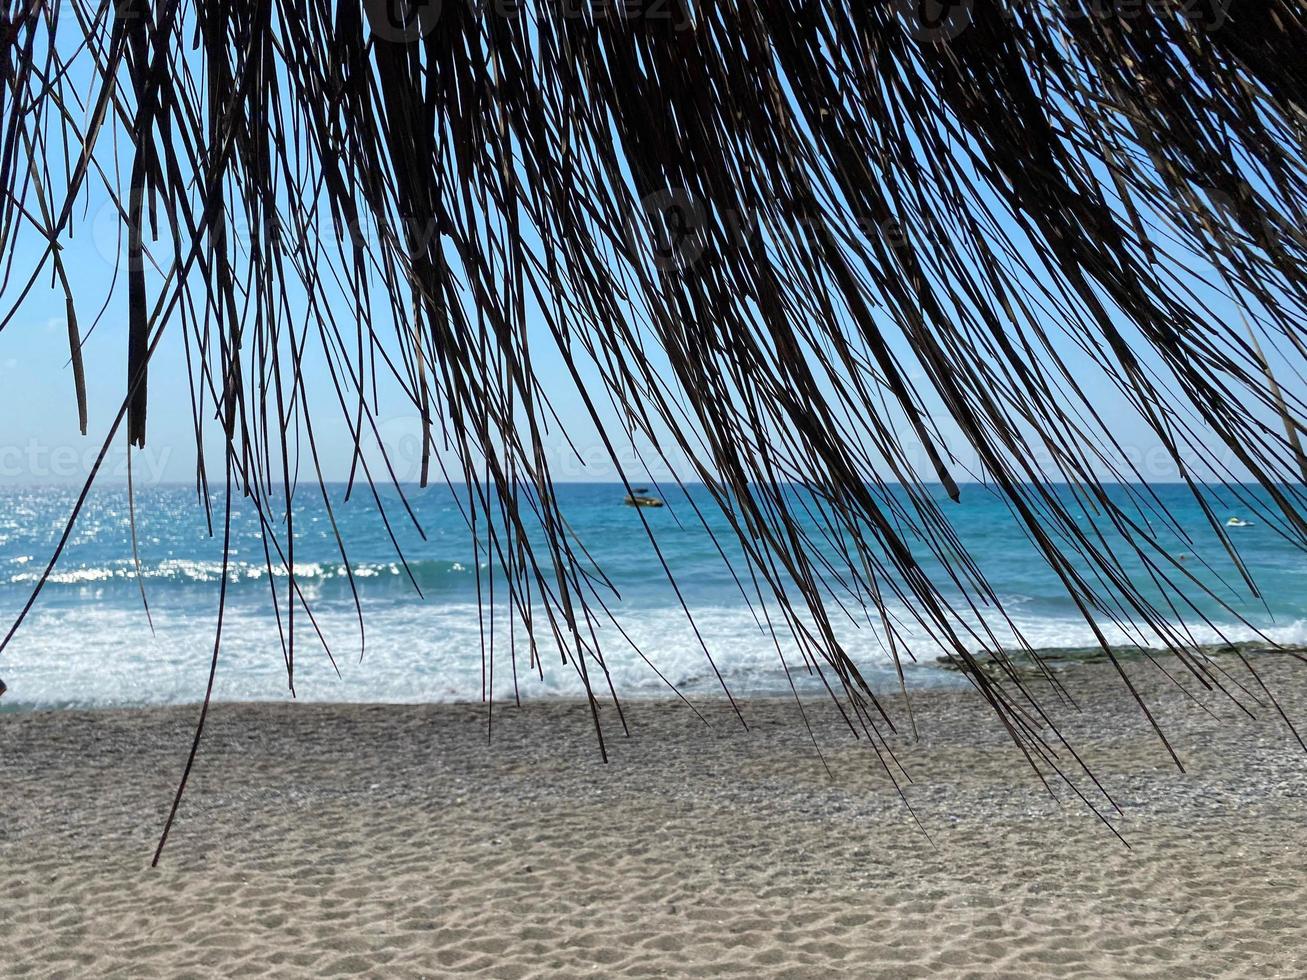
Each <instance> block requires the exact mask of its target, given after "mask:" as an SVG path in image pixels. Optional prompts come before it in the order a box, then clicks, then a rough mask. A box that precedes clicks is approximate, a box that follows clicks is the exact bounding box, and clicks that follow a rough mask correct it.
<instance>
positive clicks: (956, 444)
mask: <svg viewBox="0 0 1307 980" xmlns="http://www.w3.org/2000/svg"><path fill="white" fill-rule="evenodd" d="M119 153H120V154H125V148H124V147H121V146H120V147H119ZM101 162H102V163H105V161H104V160H102V161H101ZM118 162H119V164H120V166H122V165H124V163H125V158H124V157H121V156H120V159H119V161H118ZM962 165H963V164H961V163H959V166H962ZM124 180H125V178H124ZM836 203H838V202H836ZM1002 228H1003V230H1004V232H1005V233H1010V234H1011V235H1013V236H1016V235H1018V231H1017V229H1016V228H1015V226H1014V225H1013V224H1011V223H1010V222H1003V223H1002ZM17 245H18V247H17V251H16V254H15V256H14V263H13V275H12V276H11V280H10V287H9V289H8V290H7V291H6V292H5V294H4V296H3V297H0V298H2V299H3V301H4V304H3V305H4V307H5V308H6V309H7V308H8V306H9V304H11V303H12V302H13V301H14V299H15V297H16V293H17V289H18V288H19V287H21V284H22V283H24V282H26V280H27V277H28V276H29V275H30V273H31V270H32V268H33V267H34V265H35V264H36V263H37V262H38V261H39V259H40V257H41V254H42V250H43V247H44V241H43V239H41V238H40V236H39V235H37V234H35V233H33V231H32V229H30V228H27V229H25V230H24V231H23V232H22V233H20V234H19V236H18V240H17ZM63 245H64V252H63V256H64V261H65V263H66V266H67V268H68V270H69V272H70V275H71V277H72V280H73V287H74V290H75V294H76V302H77V309H78V316H79V320H80V323H81V327H82V330H83V332H85V331H86V330H87V329H89V328H90V326H91V324H92V323H93V322H94V321H95V319H96V317H97V314H99V312H100V310H101V308H102V307H104V314H103V316H102V317H101V319H100V322H99V323H98V325H97V326H96V327H95V329H94V332H93V333H92V334H91V336H90V337H89V339H88V340H87V341H86V344H85V349H84V357H85V362H86V375H87V385H88V396H89V403H90V428H89V433H88V435H87V436H85V437H82V436H81V435H79V434H78V432H77V412H76V405H75V400H74V396H73V382H72V373H71V370H70V368H69V367H68V342H67V333H66V324H65V310H64V299H63V294H62V292H61V291H60V290H59V289H57V288H51V287H52V282H51V279H50V276H49V275H48V271H47V273H45V274H43V275H42V276H41V278H40V279H39V280H38V282H37V284H36V285H35V287H34V289H33V291H32V293H31V295H30V296H29V297H28V298H27V300H26V302H24V304H23V305H22V307H21V308H20V310H19V311H18V313H17V315H16V316H15V317H14V318H13V320H12V322H11V323H10V324H9V326H8V327H7V328H6V329H5V330H4V331H3V332H2V333H0V412H2V413H3V417H4V418H5V419H6V420H8V424H7V425H6V426H5V432H4V435H3V436H2V437H0V483H49V482H78V481H80V480H81V479H83V478H84V476H85V474H86V472H87V471H88V469H89V466H90V463H91V461H92V460H93V459H94V458H95V455H96V453H97V452H98V450H99V448H100V445H101V443H102V441H103V439H104V436H105V434H106V432H107V431H108V427H109V426H110V424H111V423H112V420H113V418H114V415H115V414H116V412H117V410H118V407H119V405H120V404H121V401H122V398H123V396H124V393H125V388H126V349H127V336H126V335H127V331H126V314H127V304H126V295H125V288H124V285H125V284H124V281H123V278H122V276H121V275H119V276H118V278H117V280H116V282H115V269H114V266H115V262H116V261H117V259H118V257H119V255H120V253H121V251H122V241H121V237H120V229H119V224H118V215H117V211H116V209H114V208H113V207H111V206H109V202H108V199H107V196H106V195H105V193H104V191H103V189H102V188H99V187H96V186H95V185H94V184H92V185H91V187H90V189H89V190H88V191H87V192H86V193H84V194H83V196H82V198H81V199H80V200H79V207H78V210H77V212H76V217H75V234H74V235H73V236H71V237H70V236H67V235H65V237H64V239H63ZM163 251H164V253H165V254H166V252H167V249H166V247H165V249H164V250H163ZM15 284H17V285H15ZM157 284H158V281H157V278H156V279H155V280H154V283H153V285H152V291H151V295H152V296H153V295H154V289H156V288H157ZM1207 298H1209V299H1210V300H1211V302H1212V303H1213V306H1214V308H1215V309H1216V310H1217V311H1218V312H1219V313H1221V314H1222V315H1228V316H1230V317H1232V318H1233V317H1235V316H1237V313H1236V310H1235V308H1234V306H1233V305H1232V304H1231V303H1229V302H1228V301H1224V300H1221V299H1220V298H1219V297H1217V296H1215V294H1212V295H1210V296H1208V297H1207ZM106 300H107V306H105V304H106ZM337 301H338V302H339V304H340V306H339V308H338V309H337V310H336V311H335V312H336V314H337V315H338V316H341V317H343V318H345V319H346V320H347V319H348V317H349V315H350V313H351V308H350V301H349V298H348V297H343V296H339V297H337ZM528 315H529V313H528ZM887 336H888V337H889V339H890V344H891V347H892V349H893V350H894V352H895V354H896V355H897V356H898V357H899V358H900V359H901V361H902V363H903V364H904V365H905V366H906V369H907V373H908V374H909V376H911V377H913V378H914V380H916V381H917V382H919V384H920V386H921V387H923V388H926V387H928V383H927V382H926V380H925V377H924V375H923V374H922V372H921V371H920V369H919V368H916V367H915V359H914V358H913V356H912V353H911V351H910V350H908V349H907V346H906V344H905V342H904V340H903V338H902V337H901V336H899V335H898V332H897V331H896V330H889V331H887ZM531 342H532V346H533V357H534V359H535V368H536V370H537V373H538V375H539V376H540V377H542V378H545V379H557V381H556V383H554V382H551V381H546V390H547V393H548V395H549V396H550V397H551V399H553V401H554V407H555V409H556V410H557V411H558V414H559V416H560V419H561V422H562V425H563V428H565V429H566V430H567V432H568V435H569V436H570V437H571V441H572V443H574V444H575V446H576V447H577V448H578V449H579V450H580V452H581V455H582V456H583V457H584V460H585V464H584V465H583V464H582V463H581V462H579V461H578V460H577V459H576V458H575V456H574V454H573V453H572V452H571V451H570V450H569V449H568V442H567V440H565V439H564V438H563V436H562V434H561V433H560V432H557V431H555V432H552V433H551V435H550V436H549V437H548V438H547V440H546V441H547V446H546V451H547V454H548V455H549V457H550V459H551V462H552V465H553V468H554V474H555V477H556V478H557V479H559V480H564V481H570V480H601V481H608V480H612V479H615V478H616V471H615V470H614V468H613V467H612V465H611V463H609V462H608V460H607V459H606V458H605V453H604V451H603V448H602V444H601V441H600V440H599V438H598V437H597V435H596V433H595V432H594V428H593V426H592V424H591V422H590V420H589V419H588V418H587V416H586V413H585V410H584V406H583V402H582V399H581V398H580V397H579V395H578V394H577V393H576V392H575V391H574V390H573V389H572V386H571V383H570V381H568V380H567V379H566V374H565V371H564V369H563V364H562V360H561V358H560V356H559V353H558V351H557V350H556V349H555V347H554V344H553V341H552V338H550V337H549V336H548V333H547V331H546V330H545V329H544V327H543V326H542V325H541V324H540V323H539V322H538V318H537V322H535V323H534V324H533V328H532V331H531ZM1054 346H1055V347H1056V348H1057V349H1058V351H1059V353H1061V354H1062V355H1063V356H1064V357H1065V359H1066V360H1067V361H1069V362H1070V363H1071V364H1072V365H1073V366H1074V367H1076V369H1077V380H1078V381H1079V382H1080V383H1081V384H1082V385H1083V386H1084V388H1085V389H1086V391H1087V393H1088V395H1089V397H1090V399H1091V400H1092V401H1093V402H1094V404H1095V407H1096V408H1097V409H1098V410H1099V411H1100V412H1101V413H1102V414H1103V415H1104V416H1105V417H1107V418H1108V419H1109V420H1110V424H1111V427H1112V433H1113V435H1114V436H1115V437H1116V438H1117V439H1118V440H1119V441H1120V443H1121V444H1122V445H1123V446H1124V447H1125V449H1126V451H1127V453H1128V455H1129V456H1130V458H1131V461H1132V462H1134V463H1135V464H1136V465H1137V466H1138V467H1139V468H1140V469H1141V470H1142V471H1143V472H1144V473H1145V474H1146V475H1147V476H1148V477H1149V478H1150V479H1154V480H1159V481H1166V480H1173V479H1175V478H1176V476H1177V473H1176V470H1175V466H1174V464H1173V463H1172V462H1171V461H1170V459H1169V458H1168V456H1167V454H1166V452H1165V450H1164V449H1163V447H1162V445H1161V443H1160V440H1159V439H1158V438H1157V437H1156V435H1154V434H1153V433H1152V432H1151V431H1150V430H1149V428H1148V426H1147V425H1146V424H1145V423H1144V422H1143V421H1142V420H1141V419H1140V418H1139V416H1138V415H1137V413H1136V412H1135V411H1134V410H1133V409H1131V408H1130V407H1129V406H1128V404H1127V403H1126V401H1125V399H1124V398H1123V397H1122V396H1121V395H1120V393H1119V392H1118V391H1117V390H1116V389H1115V387H1114V386H1113V385H1112V384H1111V383H1109V381H1108V379H1107V378H1106V377H1105V375H1104V374H1103V372H1102V371H1101V369H1100V368H1098V367H1097V366H1096V365H1093V364H1092V363H1091V362H1090V360H1089V359H1088V358H1087V357H1086V356H1084V355H1083V354H1081V353H1079V352H1078V351H1077V350H1076V349H1075V347H1074V345H1072V344H1071V343H1070V341H1069V340H1067V339H1066V338H1064V337H1061V338H1059V337H1056V336H1055V337H1054ZM1269 353H1270V354H1271V356H1272V359H1273V360H1275V352H1274V350H1271V351H1269ZM1081 369H1083V370H1081ZM583 374H584V375H585V376H586V378H587V379H588V380H589V381H597V373H596V372H594V371H593V370H586V369H584V368H583ZM307 380H308V383H309V385H310V387H311V389H312V390H314V391H315V392H318V393H319V394H317V396H316V397H317V404H318V405H319V406H320V407H319V409H318V412H317V414H316V415H315V419H316V420H317V426H318V432H317V435H318V450H319V453H320V456H321V462H322V466H323V474H324V476H325V477H326V478H327V479H329V480H340V479H344V478H345V477H346V476H347V474H348V472H349V467H350V461H351V446H350V440H349V436H348V432H347V429H346V427H345V425H344V424H343V423H342V422H341V421H340V420H339V418H338V411H337V409H336V406H335V405H334V404H330V402H334V394H333V393H332V386H331V382H330V379H329V377H328V374H327V371H326V370H325V367H324V366H323V364H322V363H321V359H320V358H319V359H318V362H317V364H316V366H310V367H309V368H308V370H307ZM1281 380H1282V384H1285V385H1286V387H1288V388H1290V390H1291V391H1292V390H1294V389H1293V388H1292V384H1293V376H1292V375H1291V374H1289V375H1282V378H1281ZM1297 393H1298V394H1299V395H1300V396H1301V392H1300V391H1299V392H1297ZM149 396H150V398H149V404H150V408H149V420H148V442H147V447H146V449H145V450H144V451H138V453H137V455H136V457H135V474H136V476H137V479H138V480H141V481H142V482H150V483H153V482H189V481H191V480H193V479H194V474H195V463H196V460H195V440H194V432H193V429H192V417H191V408H190V405H191V400H190V394H189V390H188V384H187V376H186V367H185V359H184V350H183V345H182V342H181V332H180V326H179V325H178V324H177V323H175V322H174V323H172V324H170V326H169V328H168V332H167V334H166V335H165V338H164V340H163V342H162V345H161V347H160V349H159V351H158V353H157V355H156V357H155V359H154V361H153V363H152V367H151V371H150V390H149ZM929 407H931V408H932V409H933V417H934V420H935V421H936V422H937V424H938V426H939V428H940V430H941V433H942V435H943V439H944V442H945V444H946V445H948V446H949V447H951V449H952V450H953V451H954V452H955V453H956V454H957V456H958V457H959V460H960V464H961V465H959V466H958V467H957V469H956V474H957V478H958V480H959V482H966V481H967V479H968V475H969V474H968V470H969V469H970V471H971V473H972V474H975V473H976V471H975V469H974V468H972V463H973V460H974V457H973V456H972V455H971V454H970V453H969V452H968V451H967V445H966V442H965V440H964V439H963V437H962V435H961V433H960V431H959V430H958V428H957V427H956V426H955V425H954V424H953V423H952V422H951V420H949V419H948V418H947V416H946V413H944V411H943V408H942V406H941V405H940V404H939V402H938V401H936V402H934V404H933V405H930V406H929ZM377 418H378V423H379V427H380V429H381V431H382V441H383V442H384V443H385V444H386V446H387V448H388V450H389V451H390V452H391V453H392V455H393V456H394V460H393V461H394V462H395V464H396V468H397V470H398V471H399V474H400V476H401V478H409V479H412V478H415V477H416V475H417V469H416V464H417V455H418V452H417V438H418V435H417V434H418V432H419V431H420V430H419V425H418V422H417V414H416V412H415V410H414V409H413V408H412V406H411V405H408V404H406V403H405V401H404V400H403V399H402V398H401V397H400V396H399V395H398V394H397V392H396V391H395V389H394V386H393V384H392V385H391V386H390V387H389V389H388V390H387V389H384V388H383V390H382V391H381V400H380V405H379V411H378V415H377ZM218 438H219V432H218V431H217V429H216V427H215V426H213V425H212V424H210V425H209V426H208V429H207V435H206V439H207V440H208V441H209V443H210V446H211V447H213V446H216V445H217V444H218ZM904 438H905V439H908V440H909V441H910V440H911V437H910V432H909V431H908V430H907V429H906V427H905V430H904ZM117 442H118V446H117V448H116V451H115V452H114V454H113V455H112V456H111V458H110V462H109V464H108V466H107V468H106V470H105V472H104V475H103V478H104V479H105V480H108V481H111V482H119V481H121V480H123V479H125V475H126V473H125V467H124V459H125V453H124V448H123V447H124V446H125V442H126V437H125V434H122V433H120V434H119V437H118V440H117ZM1208 448H1209V449H1212V450H1214V451H1216V452H1219V453H1220V454H1221V455H1222V457H1223V458H1229V454H1228V452H1227V451H1226V450H1224V448H1223V447H1219V446H1215V445H1211V444H1209V445H1208ZM648 449H649V446H648V445H647V444H637V445H636V446H635V447H634V448H633V449H630V450H628V449H627V448H625V447H619V450H620V451H621V452H622V453H623V456H624V458H625V459H628V460H629V461H630V469H631V472H630V474H629V475H630V476H631V478H632V479H633V480H643V479H644V478H645V476H644V474H643V473H642V472H641V471H640V467H639V463H638V462H637V455H636V453H637V451H638V452H639V453H642V454H647V452H648ZM219 458H220V457H218V456H217V455H216V453H215V452H212V451H211V452H210V453H209V461H210V467H211V471H212V472H217V469H218V460H219ZM923 458H924V457H923ZM1235 472H1236V474H1237V475H1242V474H1241V472H1240V471H1239V470H1238V468H1236V471H1235ZM652 475H653V476H654V477H655V478H657V477H662V476H665V475H666V472H665V471H663V470H661V469H660V468H657V467H656V468H655V470H654V472H653V474H652Z"/></svg>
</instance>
